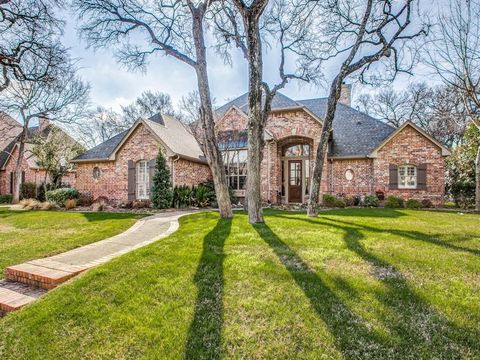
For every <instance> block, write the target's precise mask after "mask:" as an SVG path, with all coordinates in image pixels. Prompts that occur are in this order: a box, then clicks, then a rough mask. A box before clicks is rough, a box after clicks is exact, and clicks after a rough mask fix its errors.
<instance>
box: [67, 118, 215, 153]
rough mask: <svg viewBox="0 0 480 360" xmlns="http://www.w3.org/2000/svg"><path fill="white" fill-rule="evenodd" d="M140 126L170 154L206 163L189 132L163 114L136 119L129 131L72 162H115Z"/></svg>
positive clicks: (198, 146) (178, 122) (179, 123)
mask: <svg viewBox="0 0 480 360" xmlns="http://www.w3.org/2000/svg"><path fill="white" fill-rule="evenodd" d="M140 124H143V125H144V126H146V127H147V128H148V129H149V130H150V131H151V132H152V134H153V135H154V136H155V137H156V139H157V140H158V141H159V142H160V143H161V144H162V145H164V146H165V147H166V148H167V150H168V151H170V152H171V153H172V154H174V155H178V156H179V157H183V158H186V159H190V160H193V161H198V162H206V159H205V156H204V155H203V152H202V149H201V148H200V145H199V144H198V142H197V140H196V139H195V137H194V136H193V134H192V133H191V131H190V130H189V129H187V127H186V126H185V125H184V124H182V123H181V122H180V121H179V120H177V119H176V118H174V117H173V116H170V115H165V114H156V115H154V116H152V117H151V118H149V119H142V118H140V119H138V120H137V121H136V122H135V124H133V126H132V127H131V128H130V129H129V130H126V131H124V132H122V133H120V134H118V135H116V136H114V137H113V138H111V139H109V140H107V141H105V142H104V143H102V144H100V145H98V146H95V147H94V148H92V149H90V150H88V151H86V152H85V153H83V154H82V155H80V156H78V157H76V158H75V159H73V160H72V162H88V161H113V160H115V156H116V153H117V151H118V150H119V149H121V148H122V146H123V144H124V143H125V142H126V141H127V140H128V139H129V137H130V136H131V134H132V133H133V132H134V131H135V129H136V128H137V127H138V126H139V125H140Z"/></svg>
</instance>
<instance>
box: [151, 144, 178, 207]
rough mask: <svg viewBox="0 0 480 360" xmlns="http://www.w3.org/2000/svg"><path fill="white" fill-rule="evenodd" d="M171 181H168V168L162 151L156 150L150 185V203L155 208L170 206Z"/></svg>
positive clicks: (171, 194) (171, 197) (171, 196)
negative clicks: (153, 171) (151, 183)
mask: <svg viewBox="0 0 480 360" xmlns="http://www.w3.org/2000/svg"><path fill="white" fill-rule="evenodd" d="M172 199H173V193H172V183H171V182H170V170H169V168H168V166H167V161H166V160H165V156H164V155H163V153H162V150H159V151H158V155H157V161H156V163H155V173H154V175H153V185H152V205H153V207H154V208H156V209H166V208H169V207H171V206H172Z"/></svg>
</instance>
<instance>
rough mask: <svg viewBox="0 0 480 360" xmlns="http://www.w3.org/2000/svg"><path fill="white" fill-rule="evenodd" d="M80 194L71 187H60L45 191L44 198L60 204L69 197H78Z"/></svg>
mask: <svg viewBox="0 0 480 360" xmlns="http://www.w3.org/2000/svg"><path fill="white" fill-rule="evenodd" d="M79 196H80V194H79V193H78V190H77V189H73V188H60V189H57V190H51V191H47V194H46V198H47V200H48V201H51V202H54V203H55V204H57V205H59V206H62V205H64V204H65V201H67V200H70V199H78V198H79Z"/></svg>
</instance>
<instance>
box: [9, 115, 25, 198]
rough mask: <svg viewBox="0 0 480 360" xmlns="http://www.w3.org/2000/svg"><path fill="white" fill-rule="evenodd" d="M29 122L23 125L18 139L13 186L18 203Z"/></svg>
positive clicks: (14, 196)
mask: <svg viewBox="0 0 480 360" xmlns="http://www.w3.org/2000/svg"><path fill="white" fill-rule="evenodd" d="M27 129H28V124H26V125H25V126H24V127H23V130H22V133H21V134H20V138H19V139H18V158H17V163H16V165H15V175H14V177H13V178H14V184H13V185H14V186H13V199H12V202H13V203H14V204H18V202H19V201H20V187H21V185H22V160H23V153H24V152H25V138H26V136H27Z"/></svg>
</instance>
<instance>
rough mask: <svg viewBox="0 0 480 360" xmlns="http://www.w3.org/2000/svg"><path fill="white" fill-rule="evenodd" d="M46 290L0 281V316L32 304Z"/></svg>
mask: <svg viewBox="0 0 480 360" xmlns="http://www.w3.org/2000/svg"><path fill="white" fill-rule="evenodd" d="M45 292H46V290H43V289H39V288H35V287H31V286H28V285H25V284H20V283H16V282H10V281H6V280H3V281H0V316H2V315H3V314H4V313H7V312H11V311H15V310H18V309H20V308H21V307H22V306H25V305H27V304H30V303H31V302H32V301H34V300H35V299H37V298H39V297H40V296H42V295H43V294H44V293H45Z"/></svg>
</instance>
